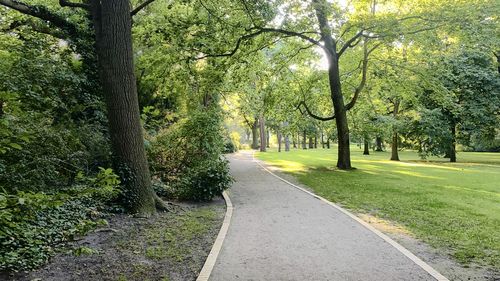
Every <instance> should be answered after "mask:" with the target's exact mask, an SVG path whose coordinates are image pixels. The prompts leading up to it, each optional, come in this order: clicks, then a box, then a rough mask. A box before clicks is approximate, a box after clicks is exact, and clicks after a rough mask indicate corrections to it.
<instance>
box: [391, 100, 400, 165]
mask: <svg viewBox="0 0 500 281" xmlns="http://www.w3.org/2000/svg"><path fill="white" fill-rule="evenodd" d="M399 104H400V101H399V100H398V101H396V102H394V112H393V115H394V119H396V118H397V117H398V113H399ZM398 141H399V136H398V131H397V129H396V127H395V126H393V128H392V144H391V160H393V161H399V153H398Z"/></svg>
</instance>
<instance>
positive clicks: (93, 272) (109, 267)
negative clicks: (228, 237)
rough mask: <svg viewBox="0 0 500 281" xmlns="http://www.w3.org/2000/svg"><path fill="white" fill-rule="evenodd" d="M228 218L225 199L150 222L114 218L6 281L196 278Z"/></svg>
mask: <svg viewBox="0 0 500 281" xmlns="http://www.w3.org/2000/svg"><path fill="white" fill-rule="evenodd" d="M224 214H225V204H224V201H223V199H222V198H220V199H216V200H214V201H213V202H211V203H206V204H182V206H181V208H176V210H175V211H174V212H169V213H160V214H158V215H157V216H155V217H153V218H150V219H140V218H133V217H130V216H127V215H113V216H110V217H108V218H107V221H108V223H109V225H108V226H107V227H104V228H100V229H97V230H96V231H94V232H92V233H91V234H88V235H87V236H85V237H82V239H81V240H78V241H75V242H73V243H71V244H70V246H69V247H68V248H66V249H65V250H64V252H61V253H60V254H58V255H56V256H55V257H54V258H52V259H51V261H50V263H49V264H47V265H46V266H44V267H43V268H41V269H39V270H36V271H32V272H23V273H18V274H15V275H10V276H0V279H2V280H4V279H6V280H21V281H24V280H31V281H34V280H36V281H44V280H50V281H63V280H64V281H68V280H75V281H79V280H82V281H83V280H106V281H107V280H110V281H111V280H113V281H126V280H141V281H153V280H161V281H184V280H195V279H196V277H197V276H198V273H199V272H200V270H201V268H202V267H203V264H204V262H205V259H206V257H207V256H208V253H209V252H210V249H211V247H212V245H213V242H214V241H215V238H216V237H217V234H218V232H219V229H220V226H221V224H222V221H223V218H224Z"/></svg>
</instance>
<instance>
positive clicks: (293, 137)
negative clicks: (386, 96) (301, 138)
mask: <svg viewBox="0 0 500 281" xmlns="http://www.w3.org/2000/svg"><path fill="white" fill-rule="evenodd" d="M295 140H296V138H295V135H293V134H292V145H293V148H297V142H296V141H295Z"/></svg>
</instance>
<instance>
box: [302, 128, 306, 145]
mask: <svg viewBox="0 0 500 281" xmlns="http://www.w3.org/2000/svg"><path fill="white" fill-rule="evenodd" d="M306 143H307V136H306V130H304V132H302V149H307V146H306Z"/></svg>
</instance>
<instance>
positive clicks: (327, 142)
mask: <svg viewBox="0 0 500 281" xmlns="http://www.w3.org/2000/svg"><path fill="white" fill-rule="evenodd" d="M326 148H327V149H330V137H327V138H326Z"/></svg>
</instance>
